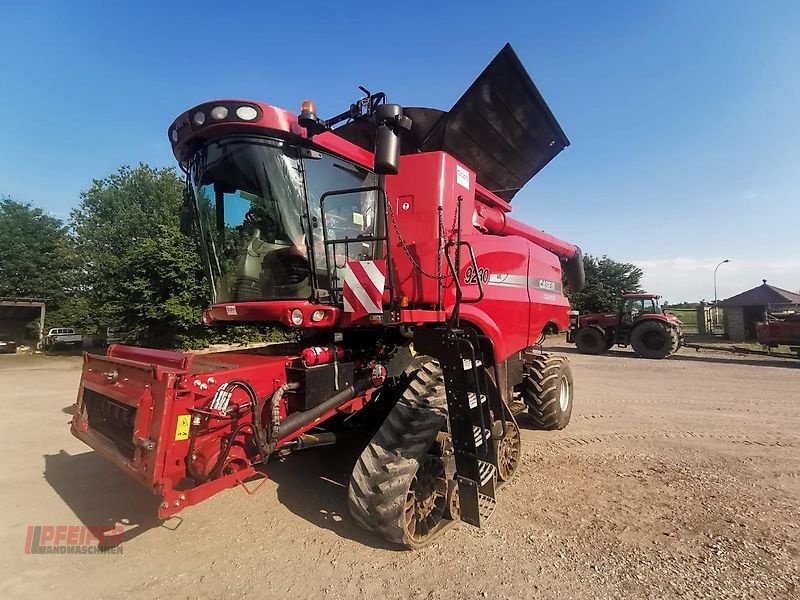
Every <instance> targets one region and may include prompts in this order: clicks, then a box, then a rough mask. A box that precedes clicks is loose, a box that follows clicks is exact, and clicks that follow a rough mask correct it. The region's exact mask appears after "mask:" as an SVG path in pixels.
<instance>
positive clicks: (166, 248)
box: [119, 224, 208, 347]
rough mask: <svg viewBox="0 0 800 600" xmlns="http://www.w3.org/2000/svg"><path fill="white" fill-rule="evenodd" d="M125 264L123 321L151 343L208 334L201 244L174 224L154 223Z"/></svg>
mask: <svg viewBox="0 0 800 600" xmlns="http://www.w3.org/2000/svg"><path fill="white" fill-rule="evenodd" d="M152 233H153V235H152V236H151V237H149V238H146V239H144V240H142V241H141V242H140V243H138V244H137V245H136V246H134V247H133V248H132V249H131V252H130V254H129V255H128V257H127V260H126V261H125V264H124V265H122V267H121V270H120V272H119V275H120V280H121V281H120V291H121V292H122V299H121V301H120V306H121V315H120V316H121V319H120V320H121V321H122V322H124V323H125V324H126V325H127V326H128V329H129V330H130V331H131V332H132V333H133V334H134V336H135V337H136V339H137V340H139V341H140V342H142V343H144V344H146V345H150V346H181V347H183V346H194V345H197V344H196V343H195V342H201V343H204V342H205V341H206V338H207V337H208V334H207V332H206V331H205V330H204V329H203V327H202V325H201V316H202V308H203V306H205V303H206V294H207V282H206V281H205V280H204V277H203V272H202V269H201V266H200V261H199V260H198V255H197V244H196V243H195V241H194V240H192V239H191V238H189V237H187V236H185V235H184V234H182V233H181V232H180V231H179V230H178V228H177V226H175V225H174V224H162V225H158V226H156V228H155V229H154V230H153V232H152Z"/></svg>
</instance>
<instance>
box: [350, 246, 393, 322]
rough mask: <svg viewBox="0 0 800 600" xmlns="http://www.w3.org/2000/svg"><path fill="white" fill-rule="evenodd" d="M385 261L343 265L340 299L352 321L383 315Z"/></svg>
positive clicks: (356, 261)
mask: <svg viewBox="0 0 800 600" xmlns="http://www.w3.org/2000/svg"><path fill="white" fill-rule="evenodd" d="M385 283H386V261H383V260H354V261H350V262H348V263H347V264H346V265H345V268H344V285H343V286H342V298H343V300H344V311H345V312H347V313H353V319H359V318H361V317H365V316H367V315H375V314H381V313H383V307H382V306H383V287H384V284H385Z"/></svg>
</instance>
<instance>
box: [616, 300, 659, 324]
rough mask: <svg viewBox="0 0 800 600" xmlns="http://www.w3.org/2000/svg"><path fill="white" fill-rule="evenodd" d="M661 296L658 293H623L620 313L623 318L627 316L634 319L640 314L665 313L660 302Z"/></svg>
mask: <svg viewBox="0 0 800 600" xmlns="http://www.w3.org/2000/svg"><path fill="white" fill-rule="evenodd" d="M659 298H661V296H657V295H656V294H623V296H622V306H621V308H620V315H621V316H622V318H623V320H625V319H626V318H627V319H630V320H631V321H632V320H634V319H636V318H637V317H639V316H640V315H661V314H664V312H663V311H662V310H661V306H660V305H659V302H658V299H659Z"/></svg>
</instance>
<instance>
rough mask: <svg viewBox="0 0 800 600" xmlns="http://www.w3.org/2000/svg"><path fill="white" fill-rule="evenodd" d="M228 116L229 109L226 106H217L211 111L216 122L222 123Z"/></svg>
mask: <svg viewBox="0 0 800 600" xmlns="http://www.w3.org/2000/svg"><path fill="white" fill-rule="evenodd" d="M227 116H228V109H227V108H226V107H225V106H215V107H214V108H212V109H211V118H212V119H214V120H215V121H221V120H222V119H224V118H225V117H227Z"/></svg>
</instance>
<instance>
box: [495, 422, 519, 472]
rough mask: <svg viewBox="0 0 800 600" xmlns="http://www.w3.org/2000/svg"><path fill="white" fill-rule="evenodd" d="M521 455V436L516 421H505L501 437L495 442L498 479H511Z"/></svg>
mask: <svg viewBox="0 0 800 600" xmlns="http://www.w3.org/2000/svg"><path fill="white" fill-rule="evenodd" d="M521 457H522V438H521V437H520V435H519V425H517V423H516V421H514V420H513V418H512V419H511V420H508V421H506V427H505V431H504V432H503V437H502V438H501V439H500V440H499V441H498V442H497V477H498V479H499V480H500V481H503V482H506V481H511V479H512V478H513V477H514V475H515V474H516V472H517V468H518V467H519V463H520V459H521Z"/></svg>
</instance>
